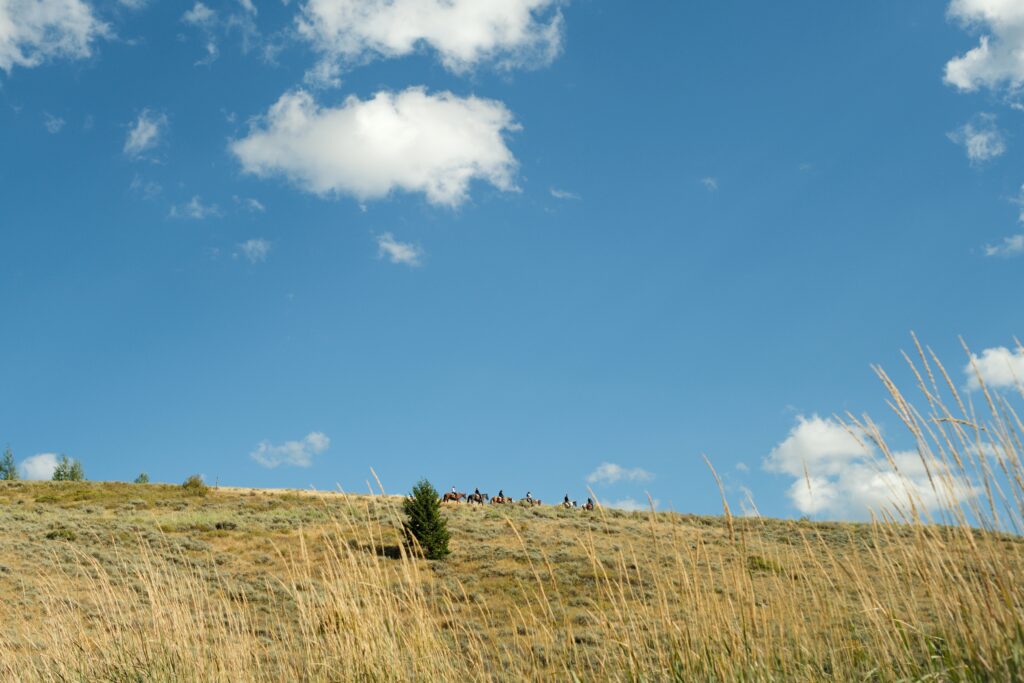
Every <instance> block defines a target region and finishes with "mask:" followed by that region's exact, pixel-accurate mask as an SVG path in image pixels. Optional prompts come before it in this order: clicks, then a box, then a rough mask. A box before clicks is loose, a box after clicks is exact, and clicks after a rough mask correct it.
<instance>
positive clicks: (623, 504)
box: [605, 498, 660, 512]
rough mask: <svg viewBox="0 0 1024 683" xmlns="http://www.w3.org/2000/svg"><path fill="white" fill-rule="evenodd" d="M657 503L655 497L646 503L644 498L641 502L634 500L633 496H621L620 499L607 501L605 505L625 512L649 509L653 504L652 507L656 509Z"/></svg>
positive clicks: (658, 502)
mask: <svg viewBox="0 0 1024 683" xmlns="http://www.w3.org/2000/svg"><path fill="white" fill-rule="evenodd" d="M659 504H660V501H658V500H657V499H654V500H652V501H651V502H650V503H648V502H647V501H646V500H645V501H642V502H641V501H638V500H636V499H635V498H622V499H620V500H613V501H611V502H609V503H607V504H606V505H605V507H609V508H613V509H615V510H623V511H625V512H642V511H645V510H650V509H651V505H653V506H654V509H655V510H657V509H658V505H659Z"/></svg>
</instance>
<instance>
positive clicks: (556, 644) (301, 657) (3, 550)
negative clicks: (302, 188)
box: [0, 352, 1024, 682]
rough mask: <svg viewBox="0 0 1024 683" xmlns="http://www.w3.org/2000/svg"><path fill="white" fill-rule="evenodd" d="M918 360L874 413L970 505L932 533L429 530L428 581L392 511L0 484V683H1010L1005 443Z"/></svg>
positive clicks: (1015, 657) (915, 515)
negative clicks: (916, 402) (890, 418)
mask: <svg viewBox="0 0 1024 683" xmlns="http://www.w3.org/2000/svg"><path fill="white" fill-rule="evenodd" d="M921 356H922V359H921V361H920V362H921V363H923V364H924V365H923V366H919V368H917V369H916V370H919V374H918V375H917V376H918V377H919V379H920V382H919V384H920V386H919V389H921V390H922V392H923V396H924V399H923V407H920V406H919V407H914V406H912V405H911V404H910V403H908V402H907V401H906V400H905V399H904V398H903V396H902V395H901V394H900V393H899V392H898V391H897V390H896V389H895V387H893V385H892V384H891V382H889V381H888V378H887V377H886V376H885V375H884V373H880V375H881V377H882V380H883V382H884V383H885V384H886V386H887V387H888V388H889V390H890V392H891V405H892V407H893V410H894V412H895V414H896V415H897V416H898V417H899V418H900V419H901V420H902V421H903V424H904V425H905V426H906V428H907V430H908V431H909V433H910V434H911V435H912V437H913V438H914V440H915V442H916V444H917V449H918V451H919V453H920V454H921V457H922V462H924V463H925V464H926V466H927V467H929V472H930V476H931V477H932V486H933V489H934V492H935V493H936V495H938V496H939V497H940V498H943V497H944V496H945V495H946V494H949V495H950V496H951V495H952V494H951V492H952V491H954V490H955V488H956V487H957V486H958V485H960V484H962V483H963V482H965V481H970V482H971V483H972V484H973V485H977V486H978V487H979V488H980V489H981V490H984V491H985V494H984V495H983V496H980V497H976V498H973V499H971V500H970V501H968V502H967V503H966V504H960V505H954V504H952V503H950V504H949V505H947V506H946V509H945V510H942V511H939V512H938V513H934V514H933V516H932V517H929V518H925V516H924V514H923V512H922V510H921V508H920V506H919V505H918V504H917V501H915V500H914V498H913V497H912V496H910V497H908V498H907V499H905V500H903V501H902V502H900V501H897V503H898V506H897V507H896V508H894V511H893V512H892V513H891V514H888V515H886V514H882V515H880V516H879V517H877V518H876V519H875V521H873V522H872V523H868V524H845V523H844V524H838V523H834V524H828V523H811V522H806V521H780V520H768V519H757V518H736V517H733V516H732V515H730V514H729V511H728V509H727V508H726V509H725V514H724V515H723V516H721V517H697V516H689V515H681V514H673V513H657V514H655V513H625V512H621V511H616V510H604V509H601V510H597V511H594V512H584V511H582V510H563V509H560V508H556V507H533V508H524V507H518V506H487V507H475V508H474V507H469V506H467V505H465V504H462V505H450V506H448V507H446V508H445V515H446V517H447V518H448V520H449V527H450V530H451V532H452V554H451V556H450V558H449V559H448V560H446V561H441V562H433V561H427V560H423V559H419V558H417V557H414V556H411V555H410V554H409V553H408V552H407V551H406V550H405V549H404V547H403V546H402V545H401V544H400V542H399V539H400V536H399V529H400V524H401V521H400V512H399V508H400V505H399V503H400V499H399V498H396V497H391V496H385V495H376V496H371V495H364V496H354V495H342V494H335V493H324V494H316V493H310V492H305V493H304V492H295V491H258V490H244V489H219V490H213V489H211V490H209V491H207V492H205V493H204V494H202V495H200V494H198V493H197V492H190V491H188V490H186V489H185V488H183V487H181V486H172V485H157V484H153V485H137V484H116V483H56V482H53V483H50V482H47V483H25V482H5V483H4V484H3V485H0V523H2V528H3V530H4V532H3V534H2V535H0V609H2V610H3V617H4V618H3V622H2V623H3V628H2V630H0V680H12V681H17V680H25V681H34V680H58V681H225V682H226V681H231V682H239V681H348V680H375V681H395V680H399V681H406V680H408V681H412V680H417V681H467V680H517V681H518V680H576V681H591V680H623V681H661V680H678V681H692V680H722V681H734V680H780V681H781V680H785V681H792V680H816V681H817V680H823V679H826V680H827V679H834V680H869V681H908V680H935V681H991V680H995V681H1013V680H1022V679H1024V587H1022V586H1024V583H1022V577H1024V542H1022V539H1021V537H1020V536H1019V535H1017V534H1012V533H1007V532H1006V530H1009V529H1016V528H1019V522H1020V511H1021V510H1022V506H1021V501H1022V500H1024V485H1022V483H1024V476H1022V474H1024V467H1022V463H1021V458H1020V456H1021V454H1022V453H1024V450H1022V448H1021V439H1020V436H1021V434H1022V433H1024V428H1022V425H1021V422H1020V420H1019V419H1018V417H1017V415H1016V413H1015V412H1014V410H1013V406H1012V403H1011V401H1010V399H1009V398H1004V397H1001V396H997V395H994V394H988V393H986V403H987V404H988V415H989V417H988V418H986V419H984V420H983V419H981V418H979V417H977V415H976V414H975V413H974V408H968V407H966V406H965V405H964V402H963V401H962V400H961V397H960V396H959V395H958V394H957V390H956V388H955V387H954V385H953V383H952V382H949V381H945V382H943V380H942V377H944V372H942V370H941V366H938V365H937V364H934V363H933V364H928V361H927V360H926V357H925V354H924V353H923V352H922V354H921ZM936 378H938V379H936ZM940 386H941V387H943V388H944V391H946V392H947V396H946V398H945V399H944V398H942V392H940ZM947 404H949V405H953V406H955V407H956V408H957V410H956V411H952V410H950V409H948V408H947ZM849 421H850V423H851V427H853V428H855V429H856V430H857V433H858V434H860V435H862V436H863V437H864V438H868V439H870V440H872V441H873V442H874V444H875V446H876V447H878V448H879V450H880V451H881V452H882V453H885V454H887V453H888V452H889V450H888V448H887V447H886V446H885V442H884V441H883V440H882V439H881V435H880V431H879V430H878V429H877V427H875V426H874V424H873V423H871V422H870V421H869V420H867V419H866V418H861V419H858V420H855V419H854V418H853V417H852V416H851V417H850V418H849ZM893 466H895V464H894V463H893ZM710 476H711V474H710V473H709V477H710ZM950 499H951V498H950ZM951 500H952V499H951Z"/></svg>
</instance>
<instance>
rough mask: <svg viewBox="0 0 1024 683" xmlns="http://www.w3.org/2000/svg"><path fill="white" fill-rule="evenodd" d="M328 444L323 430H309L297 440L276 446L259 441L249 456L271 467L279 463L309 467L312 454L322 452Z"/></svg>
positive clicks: (329, 441) (311, 462)
mask: <svg viewBox="0 0 1024 683" xmlns="http://www.w3.org/2000/svg"><path fill="white" fill-rule="evenodd" d="M330 445H331V440H330V439H329V438H328V437H327V435H326V434H324V433H323V432H310V433H309V434H307V435H306V436H305V438H303V439H301V440H299V441H286V442H284V443H283V444H280V445H277V446H275V445H274V444H272V443H270V442H269V441H261V442H260V443H259V444H258V445H257V446H256V449H255V450H253V451H252V452H251V453H249V457H250V458H252V459H253V460H255V461H256V462H258V463H259V464H261V465H263V466H264V467H268V468H271V469H273V468H275V467H278V466H280V465H290V466H293V467H309V466H311V465H312V464H313V456H314V455H319V454H321V453H323V452H324V451H326V450H327V449H328V448H329V447H330Z"/></svg>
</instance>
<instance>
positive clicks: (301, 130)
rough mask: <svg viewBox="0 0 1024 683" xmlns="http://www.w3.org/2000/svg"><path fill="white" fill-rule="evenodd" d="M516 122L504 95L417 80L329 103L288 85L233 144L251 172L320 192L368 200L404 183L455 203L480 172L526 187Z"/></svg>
mask: <svg viewBox="0 0 1024 683" xmlns="http://www.w3.org/2000/svg"><path fill="white" fill-rule="evenodd" d="M513 130H518V126H517V125H516V124H515V122H514V120H513V118H512V114H511V112H509V110H508V109H506V108H505V105H504V104H502V103H501V102H496V101H494V100H486V99H480V98H477V97H466V98H462V97H457V96H455V95H453V94H451V93H449V92H442V93H436V94H429V93H427V92H426V90H424V89H423V88H409V89H407V90H404V91H402V92H398V93H394V92H387V91H382V92H379V93H377V94H376V95H374V96H373V97H372V98H371V99H369V100H360V99H358V98H356V97H354V96H353V97H349V98H348V99H346V100H345V101H344V103H342V104H341V106H338V107H334V108H330V107H327V108H325V107H320V106H318V105H317V104H316V102H315V101H314V100H313V97H312V96H311V95H310V94H309V93H307V92H304V91H302V90H299V91H295V92H289V93H286V94H285V95H282V96H281V98H280V99H279V100H278V101H277V102H276V103H275V104H274V105H273V106H272V107H270V110H269V111H268V112H267V114H266V116H264V117H262V119H261V120H260V121H259V122H257V123H256V124H254V126H253V127H252V129H251V130H250V131H249V134H248V135H247V136H246V137H244V138H242V139H240V140H235V141H234V142H232V143H231V151H232V152H233V153H234V154H235V156H236V157H237V158H238V160H239V161H240V162H241V164H242V168H243V170H244V171H245V172H247V173H252V174H254V175H257V176H261V177H266V176H273V175H280V176H284V177H285V178H287V179H289V180H290V181H291V182H293V183H294V184H295V185H296V186H298V187H299V188H301V189H303V190H305V191H307V192H312V193H314V194H318V195H322V196H330V195H342V194H347V195H352V196H354V197H356V198H357V199H359V200H361V201H365V200H370V199H378V198H382V197H385V196H387V195H388V194H389V193H391V192H393V191H395V190H402V191H405V192H422V193H423V194H425V195H426V198H427V200H428V201H430V202H431V203H433V204H440V205H446V206H452V207H454V206H457V205H459V204H461V203H462V202H463V201H465V199H466V197H467V194H468V192H469V186H470V182H471V181H473V180H474V179H479V180H484V181H486V182H488V183H490V184H492V185H494V186H495V187H497V188H498V189H500V190H504V191H512V190H515V189H516V186H515V182H514V174H515V171H516V168H517V162H516V159H515V157H514V156H513V155H512V152H511V151H509V149H508V147H507V146H506V145H505V138H504V133H505V131H513Z"/></svg>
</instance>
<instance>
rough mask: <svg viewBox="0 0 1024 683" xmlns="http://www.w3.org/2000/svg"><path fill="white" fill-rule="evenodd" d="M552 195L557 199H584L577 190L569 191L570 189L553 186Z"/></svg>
mask: <svg viewBox="0 0 1024 683" xmlns="http://www.w3.org/2000/svg"><path fill="white" fill-rule="evenodd" d="M551 196H552V197H554V198H555V199H575V200H579V199H582V197H580V196H579V195H578V194H576V193H575V192H569V191H568V190H559V189H556V188H554V187H552V188H551Z"/></svg>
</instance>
